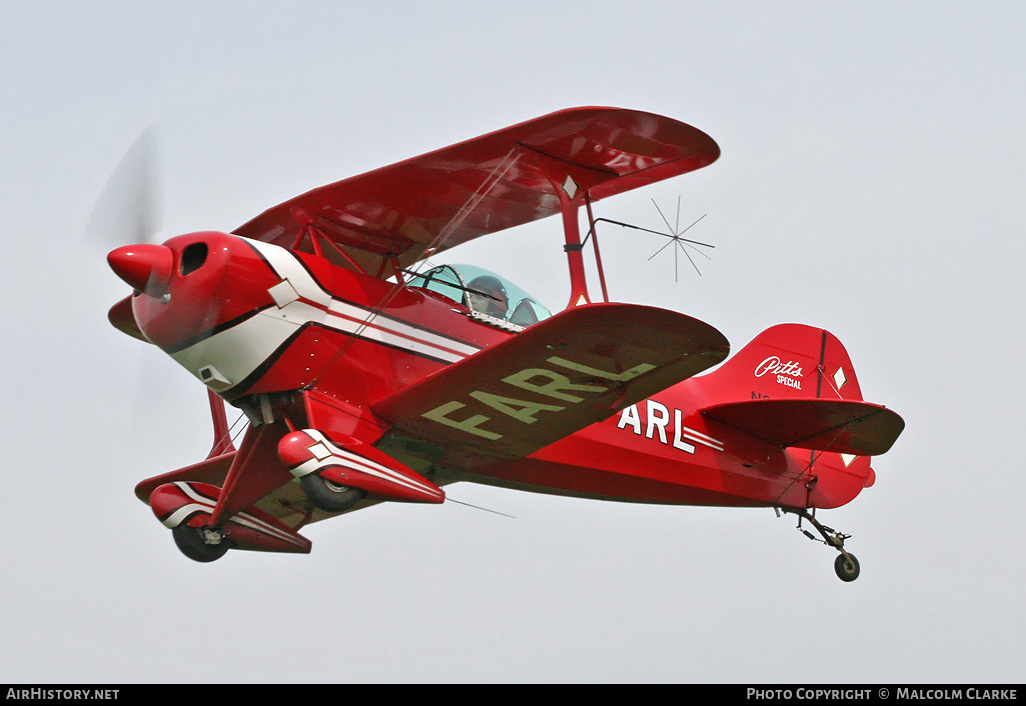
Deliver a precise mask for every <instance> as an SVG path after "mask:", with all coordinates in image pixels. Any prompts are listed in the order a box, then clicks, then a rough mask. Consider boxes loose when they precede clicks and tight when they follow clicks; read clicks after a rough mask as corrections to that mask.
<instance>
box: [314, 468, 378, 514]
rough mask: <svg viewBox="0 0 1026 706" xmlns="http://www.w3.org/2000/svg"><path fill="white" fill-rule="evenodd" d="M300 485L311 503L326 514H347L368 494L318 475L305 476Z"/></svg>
mask: <svg viewBox="0 0 1026 706" xmlns="http://www.w3.org/2000/svg"><path fill="white" fill-rule="evenodd" d="M299 484H300V485H301V486H302V487H303V492H304V493H305V494H306V497H307V499H308V500H309V501H310V503H311V504H312V505H313V506H314V507H315V508H317V509H318V510H324V511H325V512H345V511H346V510H349V509H350V508H352V507H353V506H354V505H356V503H357V502H359V500H360V498H362V497H363V496H364V495H366V494H367V493H366V492H365V491H363V490H360V489H359V488H354V487H352V486H349V485H342V484H341V483H335V482H334V481H330V480H327V479H325V478H322V477H321V476H320V475H318V474H317V473H310V474H307V475H305V476H303V477H302V478H300V479H299Z"/></svg>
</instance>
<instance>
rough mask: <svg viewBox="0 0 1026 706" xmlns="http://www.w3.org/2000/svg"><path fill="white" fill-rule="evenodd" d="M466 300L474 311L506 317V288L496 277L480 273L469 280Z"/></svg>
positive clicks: (507, 306) (507, 301)
mask: <svg viewBox="0 0 1026 706" xmlns="http://www.w3.org/2000/svg"><path fill="white" fill-rule="evenodd" d="M467 300H468V302H469V306H470V308H471V309H473V310H474V311H479V312H481V313H482V314H488V315H489V316H495V317H498V318H500V319H503V318H505V317H506V310H507V309H508V308H509V299H508V298H507V297H506V288H505V287H504V286H503V285H502V282H501V281H500V280H499V278H498V277H493V276H492V275H481V276H480V277H475V278H474V279H472V280H470V283H469V284H468V285H467Z"/></svg>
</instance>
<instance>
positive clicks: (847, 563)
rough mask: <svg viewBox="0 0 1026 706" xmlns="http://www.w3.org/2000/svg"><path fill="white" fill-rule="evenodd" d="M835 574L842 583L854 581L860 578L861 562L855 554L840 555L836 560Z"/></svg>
mask: <svg viewBox="0 0 1026 706" xmlns="http://www.w3.org/2000/svg"><path fill="white" fill-rule="evenodd" d="M834 573H836V574H837V578H839V579H841V580H842V581H854V580H855V579H857V578H858V577H859V560H858V559H856V558H855V555H854V554H849V553H847V552H844V553H843V554H838V555H837V558H836V559H834Z"/></svg>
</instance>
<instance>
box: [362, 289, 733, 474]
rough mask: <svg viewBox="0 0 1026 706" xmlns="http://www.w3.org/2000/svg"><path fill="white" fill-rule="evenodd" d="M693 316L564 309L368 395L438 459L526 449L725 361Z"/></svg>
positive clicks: (396, 428)
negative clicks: (407, 382) (391, 389)
mask: <svg viewBox="0 0 1026 706" xmlns="http://www.w3.org/2000/svg"><path fill="white" fill-rule="evenodd" d="M728 348H729V346H728V344H727V340H726V339H725V338H724V337H723V335H722V334H721V333H720V332H719V331H717V330H716V329H714V328H713V327H712V326H709V325H708V324H705V323H703V322H701V321H698V320H697V319H693V318H691V317H688V316H685V315H683V314H678V313H676V312H672V311H667V310H665V309H656V308H653V307H646V306H637V305H632V304H589V305H583V306H578V307H574V308H572V309H568V310H566V311H564V312H562V313H560V314H557V315H555V316H553V317H552V318H550V319H546V320H544V321H542V322H541V323H538V324H535V325H534V326H532V327H530V328H528V329H526V330H524V331H523V332H521V333H519V334H517V335H516V336H512V337H510V338H509V339H507V340H505V341H503V342H502V343H499V344H497V345H494V346H491V347H489V348H486V349H484V350H482V351H481V352H479V353H475V354H474V355H472V356H470V357H469V358H466V359H464V360H462V361H460V362H458V363H455V364H453V365H450V366H449V367H447V368H444V369H442V370H440V371H438V372H437V373H435V374H433V375H431V376H429V377H427V378H425V379H424V380H421V381H420V382H417V383H415V384H413V385H411V386H409V387H407V388H404V389H402V390H400V391H399V392H397V393H395V394H393V395H391V396H389V397H386V398H384V399H382V400H379V401H378V402H375V403H374V404H372V405H371V408H372V409H373V410H374V411H375V412H376V413H378V414H380V415H381V416H382V417H384V418H386V419H388V420H390V421H391V422H392V423H393V429H392V432H391V434H392V435H393V437H394V436H395V435H396V434H398V435H401V436H403V437H412V438H413V439H415V440H416V441H417V443H419V444H421V445H423V444H425V443H427V444H429V445H431V446H434V447H435V449H436V452H435V453H438V454H441V456H442V458H441V459H439V460H443V461H444V460H448V461H450V462H457V463H462V464H470V465H472V464H473V463H475V462H476V461H478V460H484V459H488V460H494V459H496V458H510V457H519V456H525V455H527V454H529V453H531V452H533V451H536V450H538V449H540V448H542V447H545V446H548V445H549V444H551V443H553V442H555V441H558V440H559V439H562V438H563V437H565V436H567V435H569V434H572V433H574V432H575V431H578V430H580V429H583V428H584V427H586V426H589V425H591V424H594V423H596V422H600V421H602V420H604V419H606V418H607V417H609V416H610V415H611V414H613V413H614V412H615V411H617V410H618V409H621V408H623V407H626V406H628V405H631V404H634V403H635V402H637V401H639V400H642V399H644V398H646V397H648V396H650V395H652V394H654V393H656V392H658V391H659V390H662V389H665V388H667V387H669V386H670V385H673V384H675V383H677V382H680V381H681V380H684V379H686V378H688V377H690V376H692V375H695V374H697V373H699V372H701V371H703V370H705V369H707V368H709V367H711V366H713V365H715V364H717V363H719V362H720V361H722V360H723V359H724V358H725V357H726V356H727V352H728Z"/></svg>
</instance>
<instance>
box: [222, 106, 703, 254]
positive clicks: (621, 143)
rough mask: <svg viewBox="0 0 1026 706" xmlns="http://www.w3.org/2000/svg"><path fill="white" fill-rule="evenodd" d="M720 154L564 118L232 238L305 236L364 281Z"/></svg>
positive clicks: (607, 117) (590, 111)
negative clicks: (325, 243) (385, 268)
mask: <svg viewBox="0 0 1026 706" xmlns="http://www.w3.org/2000/svg"><path fill="white" fill-rule="evenodd" d="M719 153H720V152H719V147H718V146H717V145H716V143H715V142H714V141H713V140H712V138H710V137H709V136H708V135H706V134H705V133H703V132H702V131H700V130H697V129H696V128H693V127H691V126H689V125H685V124H684V123H681V122H678V121H676V120H671V119H669V118H664V117H661V116H658V115H653V114H651V113H642V112H638V111H632V110H623V109H618V108H570V109H567V110H562V111H559V112H556V113H552V114H550V115H546V116H543V117H540V118H536V119H534V120H529V121H527V122H524V123H520V124H519V125H514V126H512V127H508V128H505V129H503V130H499V131H497V132H493V133H489V134H487V135H483V136H481V137H477V138H474V139H472V140H467V141H466V142H460V143H458V144H455V145H452V146H451V147H446V148H444V149H441V150H437V151H435V152H431V153H429V154H425V155H422V156H420V157H415V158H413V159H409V160H406V161H405V162H399V163H398V164H393V165H391V166H388V167H383V168H381V169H377V170H375V171H372V172H368V173H366V174H362V175H360V176H355V177H351V178H349V179H345V180H343V181H340V182H336V183H334V184H330V185H328V186H323V187H321V188H318V189H314V190H313V191H310V192H308V193H306V194H303V195H301V196H297V197H296V198H294V199H292V200H290V201H286V202H285V203H283V204H280V205H278V206H275V207H274V208H272V209H270V210H268V211H266V212H264V213H263V214H261V215H259V216H257V217H256V218H254V219H253V220H252V221H250V222H249V223H246V224H245V225H243V226H241V227H240V228H238V229H237V230H236V231H235V233H236V234H238V235H242V236H245V237H247V238H253V239H256V240H264V241H267V242H272V243H275V244H277V245H281V246H283V247H287V248H292V247H298V245H299V241H300V237H299V236H300V235H301V233H302V229H303V227H304V226H305V225H306V224H311V225H314V226H316V227H317V229H318V230H319V231H320V232H321V233H323V234H324V235H325V236H327V237H328V238H330V239H331V240H332V242H334V243H335V244H336V245H337V246H338V247H339V248H340V249H341V250H343V251H344V252H345V254H346V256H347V257H349V258H350V259H351V260H352V261H353V262H355V263H357V264H358V265H359V266H360V267H362V268H363V269H364V270H366V271H368V272H370V273H372V274H373V273H374V272H376V271H377V270H378V268H379V266H380V265H381V263H382V260H383V259H384V258H388V257H392V256H395V257H397V258H398V260H399V262H400V264H401V265H402V266H404V267H405V266H409V265H410V264H412V263H414V262H417V261H418V260H420V259H422V258H424V257H427V256H429V255H432V254H434V253H436V252H439V251H441V250H444V249H447V248H451V247H453V246H455V245H459V244H460V243H465V242H466V241H468V240H471V239H473V238H476V237H478V236H481V235H484V234H486V233H494V232H496V231H500V230H503V229H505V228H510V227H512V226H516V225H520V224H523V223H528V222H530V221H534V220H537V219H539V218H544V217H545V216H550V215H553V214H555V213H558V212H559V210H560V201H559V195H558V192H557V190H558V189H560V188H566V189H567V190H568V191H567V193H570V194H571V197H573V195H574V194H576V193H577V192H578V191H584V190H586V191H587V192H588V194H589V195H590V197H591V199H592V200H596V199H601V198H605V197H606V196H611V195H613V194H617V193H620V192H622V191H627V190H628V189H633V188H636V187H638V186H642V185H644V184H649V183H652V182H655V181H659V180H661V179H666V178H668V177H672V176H676V175H678V174H683V173H685V172H689V171H692V170H694V169H698V168H700V167H704V166H705V165H707V164H710V163H711V162H713V161H714V160H715V159H716V158H717V157H718V156H719ZM567 177H570V178H572V180H573V182H572V185H571V184H569V183H568V182H567V181H566V179H567ZM564 185H565V187H564ZM571 192H572V193H571ZM325 254H326V255H329V256H330V254H329V253H328V252H325ZM389 274H391V273H390V272H389Z"/></svg>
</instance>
